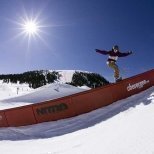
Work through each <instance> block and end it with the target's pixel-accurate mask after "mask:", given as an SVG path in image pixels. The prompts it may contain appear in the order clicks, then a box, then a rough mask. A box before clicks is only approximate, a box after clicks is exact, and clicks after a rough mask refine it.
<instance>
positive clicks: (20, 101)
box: [0, 83, 86, 109]
mask: <svg viewBox="0 0 154 154" xmlns="http://www.w3.org/2000/svg"><path fill="white" fill-rule="evenodd" d="M85 90H86V89H82V88H77V87H74V86H71V85H68V84H61V83H53V84H48V85H46V86H43V87H40V88H37V89H35V90H33V91H32V92H31V93H28V94H26V95H21V96H17V97H13V98H9V99H4V100H0V109H8V108H13V107H17V106H23V105H29V104H34V103H39V102H44V101H47V100H53V99H56V98H60V97H64V96H68V95H71V94H75V93H78V92H82V91H85Z"/></svg>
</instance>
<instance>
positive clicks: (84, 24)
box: [0, 0, 154, 80]
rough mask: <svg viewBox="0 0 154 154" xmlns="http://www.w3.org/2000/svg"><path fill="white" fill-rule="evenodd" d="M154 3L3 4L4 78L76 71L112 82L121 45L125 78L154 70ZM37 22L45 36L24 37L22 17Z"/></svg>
mask: <svg viewBox="0 0 154 154" xmlns="http://www.w3.org/2000/svg"><path fill="white" fill-rule="evenodd" d="M153 8H154V1H153V0H127V1H124V0H116V1H115V0H1V1H0V21H1V22H0V52H1V54H0V73H1V74H2V73H3V74H5V73H21V72H25V71H31V70H36V69H60V70H61V69H73V70H74V69H76V70H86V71H91V72H96V73H100V74H101V75H103V76H104V77H106V78H107V79H109V80H110V79H112V77H113V72H112V70H111V69H110V68H108V66H107V65H106V60H107V56H104V55H100V54H97V53H95V50H94V49H96V48H98V49H105V50H110V49H111V48H112V46H113V45H114V44H118V45H119V47H120V50H121V52H125V51H129V50H132V51H133V54H132V55H130V56H128V57H124V58H120V59H119V60H118V63H117V64H118V65H119V67H120V69H121V74H122V76H124V77H129V76H132V75H135V74H138V73H142V72H144V71H147V70H150V69H153V68H154V62H153V61H154V60H153V59H154V45H153V44H154V9H153ZM26 16H27V17H28V18H35V17H36V16H37V17H38V18H37V21H38V22H39V24H40V25H42V26H44V27H41V28H40V30H41V32H40V33H39V36H40V37H41V39H40V37H37V36H36V37H33V38H31V40H30V42H29V46H28V37H27V36H25V35H20V33H21V32H22V30H21V29H19V28H21V27H20V25H19V23H21V22H22V20H21V18H22V19H23V18H25V17H26Z"/></svg>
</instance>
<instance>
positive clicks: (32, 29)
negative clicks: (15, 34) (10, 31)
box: [22, 21, 39, 35]
mask: <svg viewBox="0 0 154 154" xmlns="http://www.w3.org/2000/svg"><path fill="white" fill-rule="evenodd" d="M22 26H23V31H24V33H26V34H28V35H37V34H38V32H39V26H38V24H37V23H36V22H35V21H26V22H25V23H24V24H23V25H22Z"/></svg>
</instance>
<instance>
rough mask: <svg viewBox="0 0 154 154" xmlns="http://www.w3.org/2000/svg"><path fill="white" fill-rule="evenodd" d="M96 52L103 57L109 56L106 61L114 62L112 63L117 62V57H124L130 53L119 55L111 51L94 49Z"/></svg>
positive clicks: (119, 53)
mask: <svg viewBox="0 0 154 154" xmlns="http://www.w3.org/2000/svg"><path fill="white" fill-rule="evenodd" d="M96 52H98V53H100V54H103V55H109V57H108V61H114V62H116V61H117V59H118V57H125V56H128V55H130V54H131V53H132V52H126V53H121V52H119V51H117V52H114V51H113V50H110V51H105V50H99V49H96Z"/></svg>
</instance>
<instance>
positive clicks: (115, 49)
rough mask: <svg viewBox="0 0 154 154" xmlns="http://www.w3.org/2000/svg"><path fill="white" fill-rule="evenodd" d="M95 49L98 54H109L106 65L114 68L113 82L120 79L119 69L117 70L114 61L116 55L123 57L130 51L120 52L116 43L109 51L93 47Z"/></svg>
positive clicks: (130, 52)
mask: <svg viewBox="0 0 154 154" xmlns="http://www.w3.org/2000/svg"><path fill="white" fill-rule="evenodd" d="M95 50H96V52H98V53H100V54H103V55H109V57H108V60H107V65H108V66H109V67H110V68H112V69H113V70H114V78H115V82H118V81H120V80H122V77H120V71H119V68H118V65H117V64H116V61H117V59H118V57H125V56H128V55H130V54H132V51H128V52H125V53H121V52H120V51H119V47H118V46H117V45H114V46H113V48H112V50H110V51H105V50H99V49H95Z"/></svg>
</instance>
